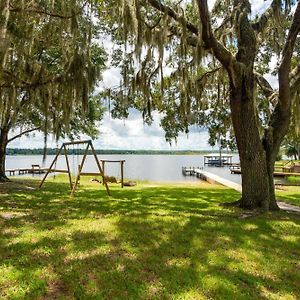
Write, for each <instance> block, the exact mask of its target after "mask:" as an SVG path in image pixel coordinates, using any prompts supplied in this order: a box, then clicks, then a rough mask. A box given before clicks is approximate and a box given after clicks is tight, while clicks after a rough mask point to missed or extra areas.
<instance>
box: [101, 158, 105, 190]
mask: <svg viewBox="0 0 300 300" xmlns="http://www.w3.org/2000/svg"><path fill="white" fill-rule="evenodd" d="M101 164H102V172H103V178H104V176H105V173H104V170H105V161H104V160H101ZM102 185H104V180H102Z"/></svg>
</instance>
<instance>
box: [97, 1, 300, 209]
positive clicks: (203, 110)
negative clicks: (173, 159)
mask: <svg viewBox="0 0 300 300" xmlns="http://www.w3.org/2000/svg"><path fill="white" fill-rule="evenodd" d="M209 2H211V1H209ZM253 3H254V2H253V1H249V0H217V1H215V3H214V5H213V7H209V6H208V1H206V0H190V1H180V0H179V1H177V0H176V1H171V0H170V1H167V0H165V1H162V0H118V1H113V2H112V1H102V2H101V3H100V4H101V9H100V11H101V12H104V13H105V15H106V22H108V23H109V26H108V28H107V31H108V32H110V33H111V36H112V38H113V40H115V41H117V42H118V43H119V44H121V41H122V42H123V45H124V48H123V52H122V50H121V48H118V49H116V51H115V54H114V56H115V58H116V59H117V60H119V66H120V67H121V71H122V75H123V81H122V84H121V86H120V89H119V90H118V91H117V90H115V91H109V92H108V94H109V95H108V96H109V97H112V98H113V99H114V104H115V115H116V116H118V117H120V116H125V117H126V114H127V113H128V108H129V107H131V106H132V107H136V108H139V109H140V110H142V111H143V115H144V117H145V120H146V121H151V111H152V110H153V109H157V110H159V111H161V112H162V113H163V115H164V117H163V120H162V126H163V127H164V128H165V130H166V137H167V139H171V138H174V137H176V136H177V134H178V133H179V132H180V131H187V130H188V127H189V126H190V125H192V124H197V125H205V123H206V116H207V115H211V114H214V113H215V114H216V113H217V111H218V112H219V113H221V114H223V116H222V117H223V118H224V119H225V120H226V122H227V121H228V118H230V124H231V125H228V128H230V126H232V128H233V131H234V136H235V140H236V145H237V148H238V151H239V156H240V163H241V169H242V197H241V200H240V201H239V205H240V206H241V207H242V208H247V209H255V208H260V209H263V210H277V209H278V205H277V203H276V199H275V190H274V181H273V172H274V162H275V158H276V156H277V153H278V151H279V148H280V145H281V143H282V141H283V138H284V136H285V135H286V133H287V131H288V128H289V122H290V119H291V114H292V107H294V106H297V105H298V106H299V97H298V94H299V87H300V85H299V80H300V76H299V75H300V64H299V53H298V51H295V45H296V44H298V43H299V39H298V34H299V31H300V2H297V1H288V0H285V1H281V0H273V1H268V2H264V3H262V4H263V5H261V9H260V11H257V12H253V11H252V8H253ZM107 16H109V17H107ZM120 51H121V54H120ZM274 62H275V63H274ZM270 74H272V75H273V76H275V77H276V78H277V81H278V88H277V87H276V86H275V87H274V85H272V84H270V82H268V80H267V79H268V78H269V77H270ZM296 120H297V122H298V120H299V119H298V118H296ZM220 125H221V124H220Z"/></svg>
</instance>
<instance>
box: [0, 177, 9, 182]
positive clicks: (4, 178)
mask: <svg viewBox="0 0 300 300" xmlns="http://www.w3.org/2000/svg"><path fill="white" fill-rule="evenodd" d="M0 182H10V179H9V178H8V177H7V176H5V175H4V176H0Z"/></svg>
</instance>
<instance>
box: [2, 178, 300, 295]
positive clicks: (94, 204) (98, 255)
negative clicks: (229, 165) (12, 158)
mask: <svg viewBox="0 0 300 300" xmlns="http://www.w3.org/2000/svg"><path fill="white" fill-rule="evenodd" d="M36 186H37V183H36V182H32V181H25V182H23V183H21V182H19V183H18V182H17V183H14V184H12V183H10V184H0V230H1V234H0V273H1V276H0V299H299V297H300V284H299V283H300V216H299V215H296V214H292V213H285V212H273V213H267V214H264V215H259V216H257V215H256V216H253V215H252V216H251V215H249V214H247V213H245V212H242V211H240V210H238V209H235V208H223V207H220V206H219V203H221V202H227V201H235V200H237V199H238V198H239V194H238V193H237V192H235V191H233V190H230V189H226V188H224V187H221V186H213V185H208V184H202V183H196V184H194V185H183V184H182V185H171V184H170V185H161V184H153V183H144V184H138V185H137V186H136V187H131V188H124V189H123V190H122V189H121V188H119V187H116V186H114V187H112V195H113V196H112V197H108V196H107V195H106V194H105V190H104V188H103V187H102V186H100V185H99V183H92V182H89V181H88V180H87V179H86V181H85V182H83V183H82V184H81V186H80V188H79V190H78V191H77V194H76V196H75V197H74V198H70V197H69V190H68V189H69V186H68V183H67V181H66V180H65V178H63V177H60V178H56V180H55V182H54V181H52V180H51V179H50V180H49V181H48V182H46V184H45V185H44V186H43V188H42V190H38V189H35V187H36ZM297 192H298V196H296V194H297ZM280 193H281V197H282V198H284V199H289V197H290V196H289V195H290V194H288V192H286V191H282V192H280ZM293 193H294V195H295V198H296V197H298V198H300V191H299V187H298V191H294V192H293ZM298 203H299V201H298Z"/></svg>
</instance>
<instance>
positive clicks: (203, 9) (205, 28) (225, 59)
mask: <svg viewBox="0 0 300 300" xmlns="http://www.w3.org/2000/svg"><path fill="white" fill-rule="evenodd" d="M197 4H198V9H199V14H200V19H201V23H202V39H203V42H204V43H205V45H206V48H208V50H209V49H211V50H212V52H213V54H214V56H215V57H216V58H217V59H218V60H219V61H220V62H221V64H222V65H223V66H224V67H225V68H226V70H227V71H228V72H229V73H230V74H231V72H232V70H231V64H232V62H233V61H234V60H235V58H234V57H233V55H232V54H231V53H230V52H229V51H228V50H227V49H226V48H225V47H224V46H223V45H222V44H221V43H219V42H218V41H217V39H216V38H215V36H214V34H213V32H212V28H211V21H210V17H209V11H208V5H207V0H197Z"/></svg>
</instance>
